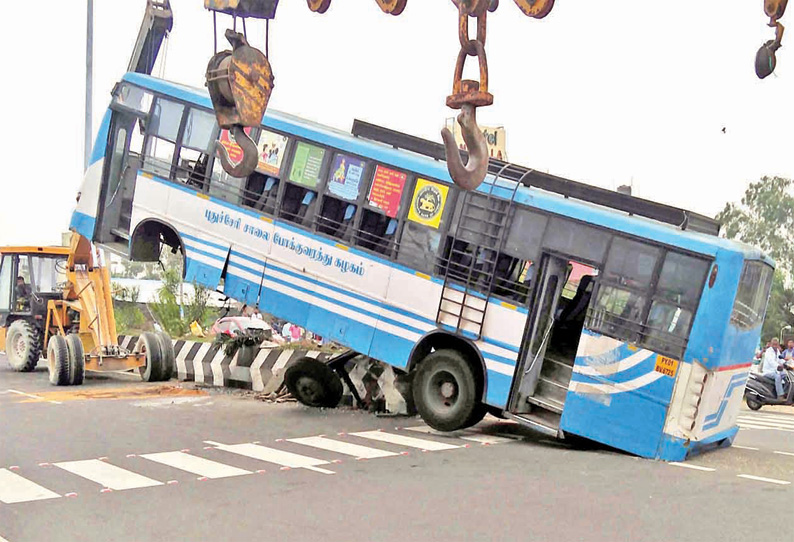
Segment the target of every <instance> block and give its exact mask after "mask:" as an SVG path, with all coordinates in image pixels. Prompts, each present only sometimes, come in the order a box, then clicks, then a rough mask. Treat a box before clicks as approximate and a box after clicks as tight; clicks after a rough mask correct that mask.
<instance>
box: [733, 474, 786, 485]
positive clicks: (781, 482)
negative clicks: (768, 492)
mask: <svg viewBox="0 0 794 542" xmlns="http://www.w3.org/2000/svg"><path fill="white" fill-rule="evenodd" d="M736 476H737V477H739V478H745V479H747V480H755V481H757V482H767V483H770V484H777V485H779V486H787V485H790V484H791V482H787V481H785V480H776V479H774V478H764V477H763V476H753V475H752V474H737V475H736Z"/></svg>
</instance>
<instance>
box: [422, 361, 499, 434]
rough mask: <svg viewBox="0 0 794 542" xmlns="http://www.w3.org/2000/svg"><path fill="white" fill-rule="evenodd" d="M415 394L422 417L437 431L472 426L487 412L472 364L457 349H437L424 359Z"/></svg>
mask: <svg viewBox="0 0 794 542" xmlns="http://www.w3.org/2000/svg"><path fill="white" fill-rule="evenodd" d="M413 396H414V403H416V409H417V410H418V411H419V414H420V415H421V416H422V419H423V420H424V421H425V422H426V423H427V424H428V425H429V426H430V427H432V428H433V429H436V430H438V431H455V430H457V429H463V428H464V427H469V426H471V425H474V424H475V423H477V422H479V421H480V420H481V419H482V417H483V416H484V415H485V406H484V405H482V403H480V401H479V397H477V379H476V378H475V376H474V373H473V371H472V369H471V365H469V364H468V363H467V362H466V359H465V358H464V357H463V356H462V355H461V354H460V353H459V352H457V351H455V350H448V349H444V350H436V351H435V352H433V353H431V354H429V355H428V356H427V357H426V358H425V359H424V360H423V361H422V363H421V364H420V365H419V369H417V372H416V376H415V377H414V382H413Z"/></svg>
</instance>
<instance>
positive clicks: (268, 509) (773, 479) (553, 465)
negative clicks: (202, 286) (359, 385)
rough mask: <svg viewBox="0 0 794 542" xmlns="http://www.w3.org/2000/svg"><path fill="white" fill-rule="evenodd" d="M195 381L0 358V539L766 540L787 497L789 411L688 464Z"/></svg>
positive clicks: (756, 416) (791, 494)
mask: <svg viewBox="0 0 794 542" xmlns="http://www.w3.org/2000/svg"><path fill="white" fill-rule="evenodd" d="M188 388H189V386H180V385H179V384H178V383H176V382H173V381H172V382H171V383H168V384H166V385H163V384H158V385H150V384H143V383H140V382H137V381H135V379H133V378H130V377H128V376H121V375H118V376H112V377H109V378H102V379H97V378H89V379H88V380H87V381H86V383H85V385H84V386H82V387H75V388H53V387H51V386H49V384H48V383H47V373H46V371H45V370H43V369H42V368H40V369H39V370H38V371H36V372H35V373H33V374H17V373H13V372H11V371H10V369H8V367H7V364H6V363H5V360H4V359H2V357H0V542H2V541H3V540H6V541H8V542H22V541H71V540H75V541H78V540H79V541H81V542H90V541H111V540H135V541H142V540H157V541H159V540H190V541H199V540H214V541H220V540H223V541H226V540H260V539H272V540H278V541H291V540H298V541H312V540H318V541H319V540H321V541H324V542H330V541H336V540H340V541H342V540H344V541H346V542H350V541H356V542H358V541H370V540H378V541H384V542H388V541H395V542H397V541H399V542H404V541H425V540H428V541H430V540H432V541H436V540H442V539H443V540H522V541H527V540H565V541H571V540H608V541H610V542H613V541H618V540H665V541H669V540H698V541H704V540H726V539H727V540H737V539H740V538H742V537H746V538H747V539H754V540H765V539H769V540H772V539H777V538H780V537H781V536H783V535H784V533H785V532H787V528H786V527H785V525H786V522H785V521H784V522H783V523H778V524H776V523H774V522H773V521H772V520H771V519H770V518H769V514H768V513H765V514H761V513H760V512H761V510H764V511H767V512H768V511H769V510H772V509H773V507H781V514H783V515H785V514H786V513H787V512H785V510H787V509H788V508H790V506H789V504H790V503H791V502H792V500H793V499H794V489H792V488H793V486H794V484H792V482H794V409H792V410H790V411H786V410H782V409H777V410H775V411H771V410H770V411H767V410H762V411H761V412H760V413H751V412H750V411H746V412H743V413H742V417H741V419H740V422H741V423H742V424H743V425H746V426H747V427H746V428H745V429H743V430H742V431H741V432H740V434H739V437H738V439H737V442H736V444H737V445H738V446H734V447H733V448H731V449H726V450H719V451H716V452H712V453H709V454H706V455H703V456H700V457H698V458H695V459H693V460H691V461H688V462H687V463H686V464H685V465H684V466H681V465H676V464H668V463H662V462H657V461H648V460H644V459H639V458H636V457H632V456H629V455H625V454H622V453H617V452H614V451H611V450H607V449H603V448H599V447H597V446H592V447H583V446H581V445H580V446H579V447H572V446H570V445H567V444H565V443H560V442H556V441H552V440H548V439H546V438H545V437H542V436H538V435H534V434H532V433H528V432H523V431H521V430H520V429H519V428H517V427H516V426H515V425H512V424H507V423H504V422H500V421H499V420H496V419H494V418H487V419H486V420H485V421H484V422H483V423H481V424H480V425H479V426H477V427H476V428H475V429H474V430H471V431H467V432H461V433H457V434H455V435H453V436H449V435H438V434H432V432H428V430H427V429H426V428H424V427H423V426H422V424H421V421H420V420H419V419H417V418H379V417H375V416H373V415H371V414H367V413H363V412H356V411H350V410H330V411H318V410H311V409H307V408H304V407H302V406H299V405H296V404H293V403H285V404H269V403H263V402H260V401H257V400H255V399H253V398H252V397H251V396H250V395H248V396H246V395H244V394H240V393H229V392H224V391H207V390H191V389H188ZM417 439H418V440H417ZM764 518H765V519H764Z"/></svg>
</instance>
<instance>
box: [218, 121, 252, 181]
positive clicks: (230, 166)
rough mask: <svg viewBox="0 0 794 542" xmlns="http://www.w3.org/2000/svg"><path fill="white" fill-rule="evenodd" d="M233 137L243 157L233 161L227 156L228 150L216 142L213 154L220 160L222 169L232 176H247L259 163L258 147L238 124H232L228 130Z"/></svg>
mask: <svg viewBox="0 0 794 542" xmlns="http://www.w3.org/2000/svg"><path fill="white" fill-rule="evenodd" d="M229 132H230V133H231V135H232V136H233V137H234V142H235V143H237V145H238V146H239V147H240V149H241V150H242V151H243V158H242V160H240V161H239V162H238V163H236V164H235V163H234V162H232V161H231V159H230V158H229V151H227V150H226V147H224V146H223V145H222V144H220V143H218V145H217V146H216V147H215V154H216V155H217V156H218V159H219V160H220V161H221V165H222V166H223V170H224V171H225V172H226V173H228V174H229V175H231V176H232V177H248V176H249V175H250V174H251V173H253V172H254V170H255V169H256V166H258V165H259V149H258V148H257V146H256V143H254V140H253V139H251V138H250V137H248V134H246V133H245V130H243V127H242V126H240V125H239V124H235V125H234V126H232V128H231V130H229Z"/></svg>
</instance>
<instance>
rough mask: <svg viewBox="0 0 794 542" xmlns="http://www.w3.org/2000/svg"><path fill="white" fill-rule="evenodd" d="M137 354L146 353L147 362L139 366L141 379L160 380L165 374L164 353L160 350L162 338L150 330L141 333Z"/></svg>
mask: <svg viewBox="0 0 794 542" xmlns="http://www.w3.org/2000/svg"><path fill="white" fill-rule="evenodd" d="M135 353H136V354H145V359H146V364H145V365H144V366H143V367H138V372H139V373H140V374H141V380H143V381H144V382H159V381H160V379H161V378H162V376H163V372H164V371H163V355H162V352H161V351H160V340H159V339H158V338H157V335H155V334H154V333H150V332H148V331H147V332H145V333H141V336H140V337H139V338H138V343H137V344H136V345H135Z"/></svg>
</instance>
